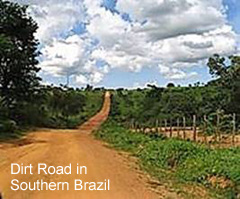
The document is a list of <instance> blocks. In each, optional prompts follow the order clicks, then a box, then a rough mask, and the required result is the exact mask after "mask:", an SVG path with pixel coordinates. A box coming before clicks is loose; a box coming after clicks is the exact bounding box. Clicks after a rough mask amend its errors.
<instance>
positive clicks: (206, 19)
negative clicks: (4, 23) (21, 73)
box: [18, 0, 237, 84]
mask: <svg viewBox="0 0 240 199" xmlns="http://www.w3.org/2000/svg"><path fill="white" fill-rule="evenodd" d="M18 2H21V3H30V4H31V6H30V12H31V13H32V14H33V16H34V18H35V19H36V20H37V22H38V24H39V26H40V28H39V31H38V33H37V36H38V38H39V39H40V41H41V42H42V45H43V48H42V52H43V57H42V59H43V61H42V63H41V65H40V66H42V68H43V70H44V71H45V72H47V73H51V74H53V75H74V76H75V78H74V79H75V81H76V82H77V83H79V84H87V83H93V84H98V83H99V82H100V81H102V79H103V78H104V76H105V74H107V73H108V72H110V71H111V69H112V68H121V69H125V70H128V71H134V72H138V71H141V69H142V68H143V67H157V68H159V71H160V74H162V75H163V76H164V77H165V78H166V79H184V78H193V77H196V75H197V74H196V73H187V72H185V71H187V70H184V69H186V68H190V67H192V66H196V65H199V64H200V63H202V62H203V60H205V59H206V58H208V57H209V56H211V55H213V54H214V53H219V54H221V55H229V54H233V53H235V52H236V46H237V42H236V41H237V35H236V34H235V33H234V31H233V30H232V27H231V26H230V25H228V22H227V19H226V15H225V8H224V7H223V3H222V0H141V1H140V0H119V1H117V2H116V9H117V10H118V11H119V12H120V14H119V13H112V12H111V11H109V10H107V9H106V8H104V7H102V0H94V1H93V0H69V1H66V0H61V1H60V0H43V1H37V0H33V1H30V0H18ZM124 13H127V14H129V16H130V19H131V20H129V21H127V20H124V19H123V18H122V16H121V14H124ZM79 23H86V33H84V34H83V35H76V34H74V33H72V30H73V28H74V27H75V26H76V25H77V24H79ZM99 61H100V62H102V64H99Z"/></svg>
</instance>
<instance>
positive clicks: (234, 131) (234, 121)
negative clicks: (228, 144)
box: [232, 113, 236, 146]
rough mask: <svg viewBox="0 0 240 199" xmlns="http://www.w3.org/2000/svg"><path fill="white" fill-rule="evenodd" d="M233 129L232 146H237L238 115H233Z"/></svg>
mask: <svg viewBox="0 0 240 199" xmlns="http://www.w3.org/2000/svg"><path fill="white" fill-rule="evenodd" d="M232 123H233V128H232V145H233V146H234V145H235V135H236V114H235V113H234V114H233V121H232Z"/></svg>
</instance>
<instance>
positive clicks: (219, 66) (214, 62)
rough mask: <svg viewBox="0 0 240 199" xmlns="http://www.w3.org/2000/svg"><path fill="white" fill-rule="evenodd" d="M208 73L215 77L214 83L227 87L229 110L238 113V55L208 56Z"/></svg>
mask: <svg viewBox="0 0 240 199" xmlns="http://www.w3.org/2000/svg"><path fill="white" fill-rule="evenodd" d="M208 67H209V69H210V74H211V75H212V76H214V77H216V78H218V79H217V80H215V84H217V85H218V86H222V87H223V88H227V89H228V90H229V91H230V92H231V99H230V102H229V104H228V109H229V111H234V112H235V113H240V104H239V101H240V57H239V56H230V57H229V58H228V59H226V58H224V57H221V56H219V55H214V56H213V57H211V58H209V61H208Z"/></svg>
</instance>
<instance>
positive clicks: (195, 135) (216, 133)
mask: <svg viewBox="0 0 240 199" xmlns="http://www.w3.org/2000/svg"><path fill="white" fill-rule="evenodd" d="M227 116H228V117H230V115H227ZM224 117H225V115H223V116H221V113H220V112H219V111H218V112H217V114H216V118H215V124H214V121H210V119H209V117H208V116H207V115H204V116H203V120H201V118H197V116H196V115H193V116H192V118H191V119H190V120H188V123H189V121H190V122H191V123H192V125H190V126H189V125H188V126H187V125H186V117H185V116H183V117H182V119H180V118H179V117H178V118H177V119H176V120H174V121H175V122H174V123H175V125H174V124H173V120H172V118H170V119H164V120H163V119H161V120H159V119H155V121H154V122H152V124H153V125H152V126H151V125H150V126H148V127H147V126H146V125H142V123H140V122H137V121H135V120H134V119H132V120H131V122H130V124H129V125H128V126H129V127H130V128H131V129H132V130H134V131H136V132H144V133H153V132H155V133H157V134H165V135H167V136H168V137H170V138H172V137H177V138H181V139H184V140H186V139H189V140H192V141H194V142H198V141H199V140H200V141H201V142H203V143H205V144H209V143H210V142H214V143H218V144H221V143H223V141H224V140H226V138H229V136H230V137H231V139H230V142H231V145H232V146H235V144H236V134H237V132H238V127H237V122H236V118H237V115H236V114H235V113H234V114H232V115H231V121H229V122H230V123H229V124H230V126H227V127H228V128H229V129H225V131H228V132H229V133H226V132H224V130H223V129H224V128H226V126H224V124H222V123H221V122H224V121H223V119H224ZM197 121H200V123H198V122H197ZM163 123H164V125H163ZM199 124H201V125H199ZM163 126H164V127H163ZM209 129H210V130H209ZM209 131H211V135H209V134H208V133H209ZM175 133H176V136H174V134H175ZM189 133H190V135H189ZM191 133H192V135H191ZM226 135H228V136H226ZM209 139H210V140H209Z"/></svg>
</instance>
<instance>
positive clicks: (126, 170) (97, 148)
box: [0, 92, 165, 199]
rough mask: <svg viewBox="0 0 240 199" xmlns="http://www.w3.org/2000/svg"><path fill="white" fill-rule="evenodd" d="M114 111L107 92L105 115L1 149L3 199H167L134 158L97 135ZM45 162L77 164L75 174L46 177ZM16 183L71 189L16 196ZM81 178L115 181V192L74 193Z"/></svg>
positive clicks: (112, 185) (42, 132)
mask: <svg viewBox="0 0 240 199" xmlns="http://www.w3.org/2000/svg"><path fill="white" fill-rule="evenodd" d="M109 110H110V94H109V92H107V93H106V94H105V100H104V104H103V107H102V109H101V111H100V112H99V113H98V114H96V115H95V116H94V117H92V118H91V119H90V120H89V121H87V122H86V123H84V124H83V125H82V126H80V127H79V129H77V130H49V129H44V130H39V131H36V132H32V133H29V134H28V135H27V136H26V138H24V139H22V140H19V141H16V142H14V143H5V144H0V191H1V193H2V195H3V199H55V198H56V199H157V198H165V196H164V191H163V193H162V194H160V195H159V194H156V193H155V192H153V191H151V190H150V189H149V188H148V186H147V184H146V179H145V177H144V176H143V175H142V174H140V173H139V172H137V171H136V169H134V168H133V166H132V165H131V164H129V161H128V158H126V157H125V156H123V155H120V154H119V153H118V152H116V151H115V150H113V149H110V148H108V147H106V146H105V145H104V144H103V143H102V142H101V141H98V140H95V139H94V138H93V136H92V135H91V132H92V131H93V130H96V129H97V128H98V127H99V126H100V125H101V123H102V122H104V121H105V120H106V119H107V117H108V114H109ZM11 163H16V164H19V165H21V164H22V165H23V166H29V165H30V164H31V165H32V166H33V168H32V173H33V174H32V175H31V174H29V173H30V172H29V169H28V170H27V174H16V175H11ZM39 163H43V164H46V165H47V166H54V167H55V168H57V166H68V165H70V164H71V165H72V174H71V175H57V174H53V175H46V174H45V173H44V172H41V173H40V174H38V164H39ZM77 164H78V165H80V166H85V167H86V168H87V174H85V172H83V173H82V174H81V175H80V174H77V172H76V170H75V169H76V165H77ZM82 168H84V167H82ZM15 169H16V168H15ZM13 179H17V180H18V182H19V184H20V183H21V182H27V183H30V186H32V187H33V185H35V189H36V187H37V186H36V182H37V181H40V180H42V181H44V182H46V183H48V184H49V183H50V182H53V183H57V182H67V183H68V184H69V190H66V189H65V190H59V191H56V190H55V191H50V190H41V191H39V190H35V191H30V190H26V191H19V190H18V191H13V190H11V186H12V184H11V182H12V180H13ZM76 179H80V180H82V182H105V180H108V179H109V180H110V185H107V186H110V190H109V191H108V190H107V191H89V190H86V191H85V190H74V188H75V186H74V185H75V180H76ZM16 187H17V186H14V188H16ZM23 188H25V185H24V186H23ZM43 188H44V187H43ZM86 189H88V188H86ZM161 195H162V196H161Z"/></svg>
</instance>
